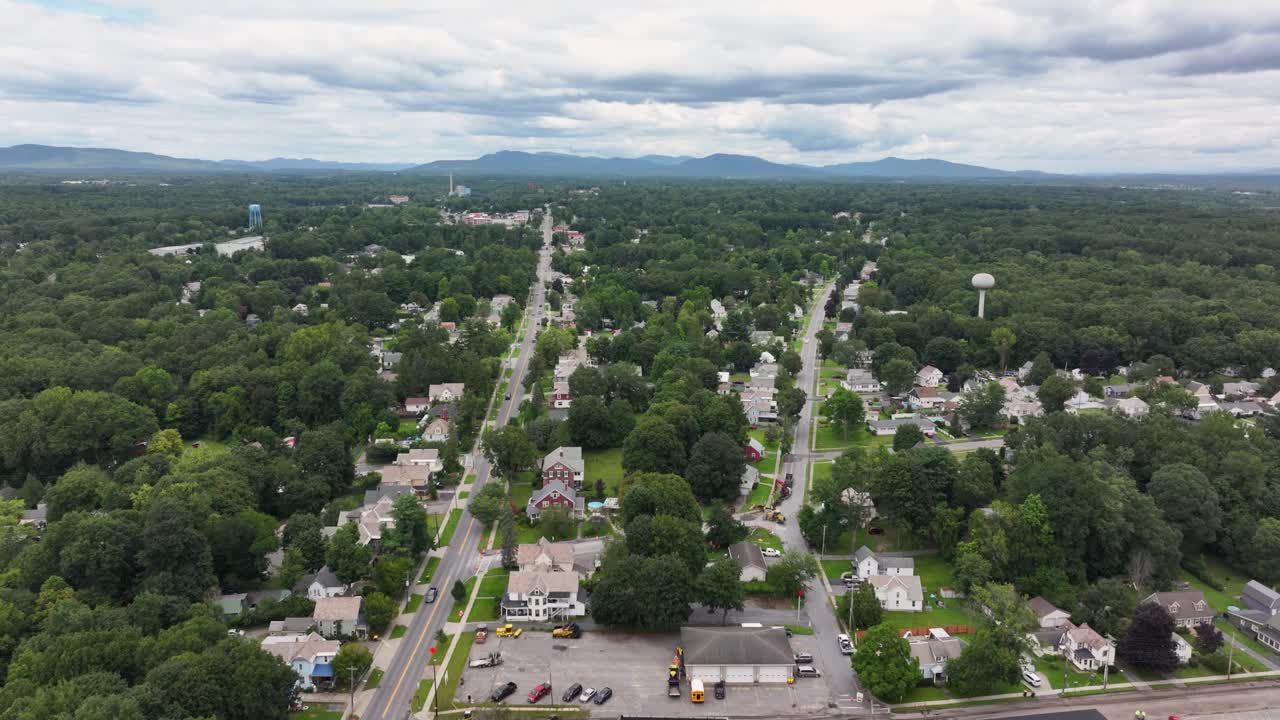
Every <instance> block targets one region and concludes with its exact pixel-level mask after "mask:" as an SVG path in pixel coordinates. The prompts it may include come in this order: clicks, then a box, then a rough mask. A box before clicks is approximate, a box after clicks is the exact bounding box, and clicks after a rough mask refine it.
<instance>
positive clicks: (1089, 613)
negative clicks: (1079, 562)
mask: <svg viewBox="0 0 1280 720" xmlns="http://www.w3.org/2000/svg"><path fill="white" fill-rule="evenodd" d="M1137 603H1138V593H1137V592H1135V591H1134V589H1133V587H1132V586H1131V585H1129V583H1127V582H1125V581H1124V580H1122V579H1120V578H1102V579H1100V580H1095V581H1094V582H1092V583H1090V584H1089V587H1087V588H1085V589H1084V591H1083V592H1081V593H1080V605H1079V607H1077V608H1076V610H1075V611H1074V612H1072V613H1071V619H1072V620H1075V621H1077V624H1084V623H1088V624H1089V627H1091V628H1093V629H1094V630H1097V631H1098V632H1099V633H1100V634H1102V635H1113V636H1115V637H1120V636H1121V635H1123V634H1124V629H1125V625H1127V624H1128V622H1129V617H1130V616H1132V615H1133V610H1134V608H1135V607H1136V606H1137Z"/></svg>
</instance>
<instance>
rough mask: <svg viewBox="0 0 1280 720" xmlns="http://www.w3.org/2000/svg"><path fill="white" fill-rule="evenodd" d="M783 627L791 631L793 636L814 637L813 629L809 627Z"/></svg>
mask: <svg viewBox="0 0 1280 720" xmlns="http://www.w3.org/2000/svg"><path fill="white" fill-rule="evenodd" d="M782 627H784V628H786V629H788V630H790V631H791V634H792V635H812V634H813V628H811V627H809V626H807V625H783V626H782Z"/></svg>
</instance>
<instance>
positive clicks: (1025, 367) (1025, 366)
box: [1018, 360, 1035, 382]
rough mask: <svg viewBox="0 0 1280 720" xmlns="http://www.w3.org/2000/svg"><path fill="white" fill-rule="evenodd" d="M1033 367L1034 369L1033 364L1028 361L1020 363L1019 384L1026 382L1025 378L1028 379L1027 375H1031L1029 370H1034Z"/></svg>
mask: <svg viewBox="0 0 1280 720" xmlns="http://www.w3.org/2000/svg"><path fill="white" fill-rule="evenodd" d="M1034 367H1035V363H1033V362H1031V361H1030V360H1028V361H1026V362H1024V363H1022V364H1021V365H1019V366H1018V381H1019V382H1026V381H1027V377H1028V376H1029V375H1031V369H1032V368H1034Z"/></svg>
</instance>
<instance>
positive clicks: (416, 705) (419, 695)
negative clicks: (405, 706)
mask: <svg viewBox="0 0 1280 720" xmlns="http://www.w3.org/2000/svg"><path fill="white" fill-rule="evenodd" d="M429 694H431V678H429V677H427V678H422V680H421V681H419V682H418V689H417V690H416V691H414V693H413V711H414V712H422V708H423V706H425V705H426V704H427V695H429ZM339 717H341V716H339Z"/></svg>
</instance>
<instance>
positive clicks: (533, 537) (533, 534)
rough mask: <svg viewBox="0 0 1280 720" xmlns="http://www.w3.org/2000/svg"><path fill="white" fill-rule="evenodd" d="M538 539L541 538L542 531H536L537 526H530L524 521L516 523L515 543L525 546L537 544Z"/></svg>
mask: <svg viewBox="0 0 1280 720" xmlns="http://www.w3.org/2000/svg"><path fill="white" fill-rule="evenodd" d="M540 537H542V531H541V530H539V529H538V526H537V525H530V524H529V523H528V522H526V521H524V520H520V521H519V522H517V523H516V542H518V543H520V544H522V545H527V544H529V543H536V542H538V538H540Z"/></svg>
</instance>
